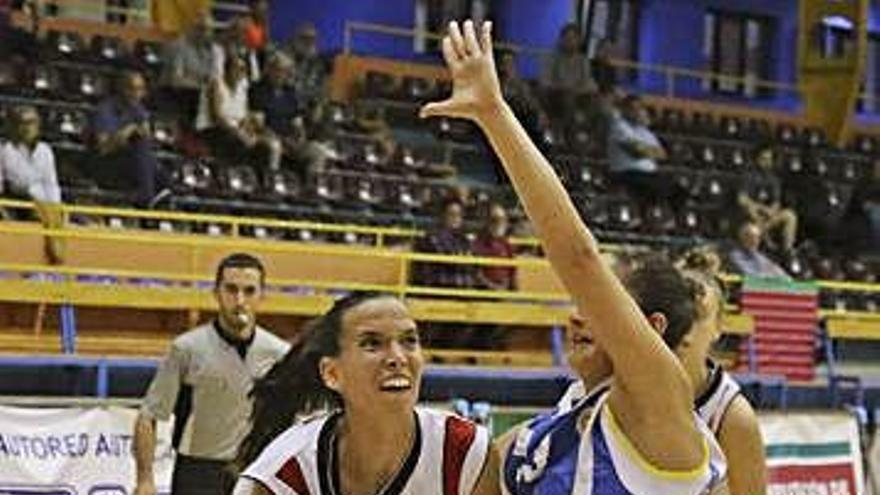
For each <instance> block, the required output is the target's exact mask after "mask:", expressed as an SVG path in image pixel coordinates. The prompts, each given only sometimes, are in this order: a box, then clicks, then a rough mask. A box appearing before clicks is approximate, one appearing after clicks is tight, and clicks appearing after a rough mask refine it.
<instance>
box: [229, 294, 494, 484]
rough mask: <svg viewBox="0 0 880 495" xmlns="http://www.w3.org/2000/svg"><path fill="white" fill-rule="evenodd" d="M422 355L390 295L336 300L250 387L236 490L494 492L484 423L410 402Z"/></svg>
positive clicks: (405, 312)
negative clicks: (251, 409) (248, 416)
mask: <svg viewBox="0 0 880 495" xmlns="http://www.w3.org/2000/svg"><path fill="white" fill-rule="evenodd" d="M422 365H423V357H422V352H421V347H420V345H419V337H418V332H417V330H416V324H415V322H414V321H413V319H412V317H411V316H410V314H409V311H408V310H407V307H406V306H405V305H404V304H403V302H402V301H400V300H399V299H397V298H395V297H393V296H390V295H382V294H375V293H368V294H355V295H352V296H348V297H345V298H343V299H341V300H339V301H337V302H336V304H334V306H333V307H332V308H331V309H330V311H328V312H327V313H326V314H325V315H324V316H322V317H321V318H319V319H317V320H316V321H315V322H314V323H313V324H312V325H310V327H309V329H308V330H307V331H306V333H305V335H303V336H302V337H301V339H300V341H299V342H298V343H297V344H296V345H295V346H294V347H293V348H292V349H291V350H290V352H289V353H288V354H287V355H286V356H285V357H284V359H283V360H281V361H280V362H278V364H276V365H275V366H274V367H273V368H272V369H271V370H270V371H269V373H268V374H267V375H266V376H265V378H263V379H261V380H258V381H257V383H256V384H255V386H254V392H253V395H254V413H253V417H252V421H253V424H252V429H251V432H250V434H249V435H248V436H247V437H246V438H245V440H244V442H243V443H242V446H241V449H240V451H239V456H238V459H237V462H236V464H237V466H236V467H237V468H239V469H244V471H243V472H242V474H241V477H240V478H239V481H238V484H237V485H236V487H235V491H234V492H233V493H234V494H235V495H266V494H273V495H472V494H475V495H494V494H496V493H498V456H497V455H496V454H495V451H494V449H493V448H492V445H491V442H490V439H489V433H488V431H487V430H486V429H485V428H483V427H481V426H477V425H476V424H474V423H472V422H470V421H468V420H466V419H463V418H461V417H458V416H456V415H453V414H451V413H448V412H443V411H436V410H431V409H427V408H416V407H415V404H416V400H417V399H418V395H419V384H420V382H421V378H422Z"/></svg>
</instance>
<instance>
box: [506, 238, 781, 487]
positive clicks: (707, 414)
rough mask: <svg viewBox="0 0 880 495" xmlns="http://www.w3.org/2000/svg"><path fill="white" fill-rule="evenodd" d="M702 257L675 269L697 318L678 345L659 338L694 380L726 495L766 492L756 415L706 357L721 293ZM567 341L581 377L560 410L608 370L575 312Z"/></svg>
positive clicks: (717, 327)
mask: <svg viewBox="0 0 880 495" xmlns="http://www.w3.org/2000/svg"><path fill="white" fill-rule="evenodd" d="M706 256H708V254H706V253H704V252H700V251H698V250H695V251H693V252H691V253H689V254H688V255H687V256H686V257H684V258H683V259H682V260H681V261H680V264H679V267H680V268H681V269H682V270H683V273H684V276H685V279H686V280H687V281H688V283H689V284H690V285H691V287H692V290H693V293H694V296H695V301H696V306H697V317H696V319H695V320H694V322H693V324H692V325H691V326H690V328H689V329H688V330H687V332H686V333H684V334H683V335H682V336H681V337H680V338H679V339H677V340H678V343H676V342H675V341H674V340H672V339H673V335H674V334H672V333H670V332H665V333H664V334H663V340H664V342H666V343H667V345H669V346H670V348H671V349H673V350H674V351H675V354H676V355H677V356H678V358H679V360H680V361H681V363H682V365H683V366H684V369H685V371H686V372H687V374H688V376H689V377H690V380H691V383H693V384H694V394H695V400H694V408H695V410H696V411H697V414H699V416H700V418H701V419H703V421H704V422H705V423H706V425H707V426H708V427H709V429H710V430H711V431H712V433H713V434H714V435H715V438H716V439H717V440H718V443H719V445H720V446H721V450H722V451H723V452H724V456H725V458H726V459H727V480H728V485H729V488H730V494H731V495H761V494H764V493H766V487H767V482H766V466H765V460H764V443H763V440H762V438H761V431H760V429H759V425H758V418H757V416H756V415H755V411H754V410H753V409H752V406H751V405H750V404H749V402H748V400H746V398H745V397H743V396H742V394H741V393H740V388H739V385H737V383H736V381H734V379H733V378H732V377H731V376H730V375H729V374H728V373H727V372H726V371H724V369H722V368H721V366H719V365H718V364H717V363H715V362H713V361H712V360H711V359H710V357H709V350H710V348H711V346H712V343H713V342H714V341H715V340H716V339H717V338H718V337H719V336H720V335H721V329H722V326H721V321H722V316H723V309H724V308H723V306H724V295H723V288H722V286H721V284H720V282H719V281H718V280H717V278H716V275H717V274H716V273H714V272H712V271H711V270H708V269H707V267H708V266H709V265H711V263H710V262H709V261H708V260H706V259H705V257H706ZM629 289H630V291H631V293H633V294H634V295H635V296H636V298H637V299H639V298H640V297H639V296H638V294H639V293H642V292H648V291H657V290H662V287H657V285H656V284H651V285H650V286H648V287H644V286H642V285H640V284H635V285H634V286H633V284H630V287H629ZM567 341H568V351H569V354H568V357H569V364H570V366H571V368H572V370H573V371H574V372H575V373H576V374H577V376H578V378H579V379H578V380H577V381H575V382H574V383H572V384H571V386H569V388H568V390H567V391H566V393H565V394H564V395H563V397H562V399H560V400H559V403H558V404H557V407H559V408H563V409H566V408H569V409H570V408H571V407H572V406H573V405H575V404H577V402H578V401H580V400H581V399H583V398H584V397H585V396H586V395H588V394H587V391H588V390H590V391H592V390H594V389H596V387H600V386H601V385H602V384H603V383H604V382H605V381H606V380H607V378H608V376H610V373H611V370H610V367H609V366H608V362H607V359H605V358H604V357H597V356H596V354H595V353H592V352H591V351H592V349H591V348H590V346H588V345H584V342H585V341H589V330H588V329H587V328H585V326H584V321H583V319H582V318H580V317H579V316H577V315H573V316H572V317H571V319H570V321H569V327H568V332H567ZM519 430H520V428H519V427H515V428H513V429H511V431H509V432H507V433H505V435H504V436H503V437H502V438H500V439H499V448H500V449H501V450H502V451H504V450H506V449H505V446H506V445H507V444H509V442H510V441H512V439H513V438H515V437H516V435H517V434H518V432H519Z"/></svg>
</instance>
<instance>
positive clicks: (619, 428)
mask: <svg viewBox="0 0 880 495" xmlns="http://www.w3.org/2000/svg"><path fill="white" fill-rule="evenodd" d="M443 55H444V58H445V60H446V64H447V66H448V67H449V69H450V71H451V75H452V80H453V94H452V96H451V98H450V99H448V100H446V101H443V102H437V103H431V104H428V105H426V106H425V107H423V109H422V113H421V114H422V116H423V117H430V116H446V117H453V118H464V119H468V120H472V121H473V122H475V123H476V124H477V125H478V126H479V127H480V128H481V129H482V130H483V132H484V133H485V134H486V136H487V137H488V140H489V142H490V143H491V145H492V147H493V149H494V150H495V152H496V153H497V155H498V156H499V158H500V159H501V162H502V164H503V166H504V168H505V170H506V172H507V174H508V176H509V177H510V179H511V182H512V183H513V186H514V188H515V189H516V191H517V194H518V196H519V199H520V201H521V202H522V204H523V206H524V207H525V210H526V213H527V214H528V216H529V218H530V220H531V221H532V224H533V225H534V227H535V229H536V231H537V233H538V237H539V238H540V239H541V241H542V244H543V247H544V251H545V252H546V254H547V258H548V260H549V261H550V264H551V265H552V267H553V269H554V271H555V272H556V275H557V276H558V277H559V279H560V281H561V282H562V283H563V285H564V286H565V288H566V289H567V291H568V293H569V294H570V295H571V297H572V298H573V300H574V303H575V306H576V308H577V311H578V313H579V314H581V315H582V316H583V317H584V319H585V320H586V322H587V325H588V326H589V328H590V329H591V336H590V338H591V339H592V341H594V342H595V347H596V348H597V349H601V351H602V353H604V354H606V355H607V356H608V359H609V362H610V363H611V364H612V365H613V370H614V375H613V378H612V380H611V382H610V384H609V388H608V391H607V392H605V391H603V392H602V393H599V394H596V395H595V396H593V397H590V398H589V400H584V401H581V402H579V403H578V404H577V407H575V408H572V409H571V410H570V411H569V412H565V413H560V414H558V415H553V416H544V417H539V418H536V419H535V420H534V422H533V423H532V424H531V425H530V428H527V429H526V430H525V435H522V436H519V437H518V438H517V441H516V442H515V444H514V445H513V446H512V450H511V452H510V455H509V456H508V459H510V460H511V462H510V463H509V464H508V463H506V464H505V473H504V474H505V488H507V490H509V491H511V492H512V493H515V494H516V495H526V494H534V495H568V494H574V493H577V494H579V495H599V494H608V493H615V494H637V495H643V494H644V495H647V494H651V495H667V494H668V495H672V494H674V495H702V494H706V493H719V492H718V491H717V490H721V493H723V492H726V485H725V484H724V482H723V480H724V476H725V466H724V461H723V456H722V455H721V453H720V450H719V449H718V446H717V444H716V443H715V440H714V438H713V437H712V434H711V432H709V431H708V429H707V428H706V427H705V425H704V424H703V423H702V421H700V420H699V419H698V418H697V417H696V414H695V413H694V412H693V407H692V397H693V393H692V389H691V384H690V381H689V379H688V377H687V374H686V373H685V371H684V369H683V368H682V366H681V364H680V363H679V362H678V360H677V359H676V357H675V355H674V354H673V353H672V352H671V351H670V350H669V349H668V348H667V347H666V345H665V344H664V343H663V340H662V339H661V337H660V333H663V332H665V331H666V327H667V324H668V323H669V318H670V317H671V316H672V315H671V314H666V313H665V312H664V311H661V310H657V309H655V308H652V307H650V306H648V305H645V304H641V305H640V304H638V303H637V301H636V300H634V299H633V297H632V296H630V294H628V293H627V291H626V289H625V288H624V286H623V284H622V283H621V281H620V280H618V278H617V276H616V275H615V274H614V273H613V271H612V269H611V268H610V267H609V266H608V265H607V264H606V263H605V262H604V260H603V258H602V256H601V254H600V252H599V248H598V243H597V242H596V239H595V238H594V237H593V235H592V233H591V232H590V231H589V229H588V228H587V227H586V225H585V224H584V223H583V222H582V221H581V219H580V217H579V215H578V212H577V210H576V209H575V207H574V205H573V204H572V202H571V200H570V199H569V197H568V195H567V193H566V191H565V189H564V188H563V186H562V183H561V182H560V180H559V178H558V177H557V176H556V174H555V172H554V170H553V168H552V167H551V166H550V164H549V163H548V162H547V160H546V159H545V158H544V156H543V155H542V154H541V152H540V151H539V150H538V148H537V147H536V146H535V144H534V143H533V142H532V141H531V139H530V138H529V136H528V134H527V133H526V131H525V130H524V129H523V127H522V126H521V125H520V123H519V122H518V121H517V119H516V117H515V116H514V114H513V112H512V111H511V109H510V107H509V106H508V105H507V104H506V103H505V102H504V99H503V97H502V96H501V91H500V88H499V84H498V79H497V76H496V72H495V63H494V59H493V55H492V40H491V25H490V24H488V23H486V24H484V25H483V26H482V28H481V32H480V34H479V39H478V35H477V32H476V29H475V27H474V25H473V23H472V22H471V21H467V22H465V23H464V29H461V28H460V27H459V25H458V23H455V22H453V23H450V27H449V34H448V36H446V37H445V38H444V39H443ZM655 273H656V274H657V275H661V274H662V275H663V276H665V277H669V283H670V285H671V286H674V287H675V288H676V293H677V294H678V293H680V294H682V297H683V299H687V298H688V297H687V290H686V289H683V287H682V286H683V285H684V281H683V279H682V277H681V276H680V274H679V273H677V272H676V271H675V270H674V268H671V269H670V267H669V266H668V264H667V266H660V265H658V266H657V267H656V268H652V269H651V270H650V271H648V272H645V274H646V275H648V276H649V277H650V276H652V275H654V274H655ZM667 306H668V308H669V310H678V309H679V307H680V306H682V307H686V309H687V308H689V312H691V313H692V312H693V311H694V308H693V303H692V301H691V302H690V303H688V301H687V300H685V301H682V302H681V303H677V304H668V305H667ZM655 327H656V329H657V331H655ZM590 345H593V344H592V343H591V344H590ZM658 411H662V414H657V412H658ZM531 426H534V428H531ZM508 478H509V481H511V483H507V481H508Z"/></svg>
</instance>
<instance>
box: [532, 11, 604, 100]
mask: <svg viewBox="0 0 880 495" xmlns="http://www.w3.org/2000/svg"><path fill="white" fill-rule="evenodd" d="M583 48H584V41H583V37H582V36H581V32H580V29H579V28H578V26H577V24H573V23H572V24H566V25H565V26H564V27H563V28H562V30H561V31H560V32H559V41H558V44H557V45H556V51H555V52H554V53H553V55H552V56H551V57H550V59H549V60H548V63H547V65H546V66H545V67H544V72H543V73H542V74H541V86H542V87H543V88H544V89H550V90H562V91H566V92H573V93H583V92H594V91H595V90H596V82H595V81H594V80H593V77H592V75H591V71H590V64H589V62H588V61H587V57H586V56H585V55H584V52H583Z"/></svg>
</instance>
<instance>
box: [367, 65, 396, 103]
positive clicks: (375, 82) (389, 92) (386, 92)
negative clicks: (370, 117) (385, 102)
mask: <svg viewBox="0 0 880 495" xmlns="http://www.w3.org/2000/svg"><path fill="white" fill-rule="evenodd" d="M398 94H399V90H398V84H397V78H396V77H394V76H393V75H391V74H387V73H385V72H377V71H373V70H371V71H367V73H366V75H364V96H366V97H367V98H388V99H393V98H394V97H395V96H397V95H398Z"/></svg>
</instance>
